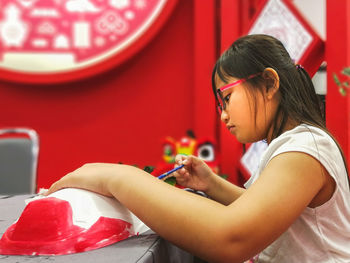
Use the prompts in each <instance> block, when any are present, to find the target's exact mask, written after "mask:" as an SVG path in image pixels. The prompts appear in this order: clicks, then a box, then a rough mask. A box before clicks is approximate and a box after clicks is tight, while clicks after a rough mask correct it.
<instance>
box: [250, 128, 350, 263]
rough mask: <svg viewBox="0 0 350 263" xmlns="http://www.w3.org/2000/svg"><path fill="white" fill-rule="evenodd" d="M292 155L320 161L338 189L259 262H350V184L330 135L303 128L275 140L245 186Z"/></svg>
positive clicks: (300, 218) (266, 250)
mask: <svg viewBox="0 0 350 263" xmlns="http://www.w3.org/2000/svg"><path fill="white" fill-rule="evenodd" d="M291 151H294V152H295V151H297V152H304V153H307V154H309V155H311V156H313V157H314V158H315V159H317V160H318V161H319V162H320V163H321V164H322V165H323V166H324V167H325V169H326V170H327V171H328V173H329V174H330V175H331V176H332V177H333V178H334V180H335V182H336V189H335V192H334V194H333V196H332V197H331V199H330V200H328V201H327V202H326V203H324V204H323V205H321V206H319V207H316V208H309V207H307V208H306V209H305V210H304V211H303V213H302V214H301V215H300V216H299V218H298V219H297V220H296V221H295V222H294V223H293V224H292V225H291V226H290V227H289V228H288V230H287V231H286V232H285V233H283V234H282V235H281V236H280V237H279V238H278V239H277V240H275V241H274V242H273V243H272V244H271V245H270V246H268V247H267V248H266V249H265V250H263V251H262V252H261V253H260V254H259V256H258V259H257V262H268V263H274V262H276V263H277V262H278V263H308V262H310V263H328V262H329V263H330V262H332V263H333V262H350V191H349V183H348V179H347V174H346V169H345V166H344V162H343V159H342V156H341V153H340V151H339V149H338V147H337V145H336V143H335V142H334V141H333V139H332V138H331V137H330V136H329V135H328V134H327V133H326V132H324V131H323V130H321V129H319V128H316V127H313V126H309V125H305V124H302V125H300V126H297V127H296V128H294V129H292V130H289V131H287V132H285V133H283V134H282V135H280V136H279V137H277V138H276V139H274V140H273V141H272V142H271V143H270V145H269V146H268V148H267V149H266V151H265V152H264V154H263V155H262V158H261V161H260V165H259V169H258V171H257V172H256V173H255V174H254V175H253V176H252V177H251V178H250V179H249V180H248V182H247V183H246V184H245V186H246V188H248V187H249V186H250V185H251V184H252V183H254V181H255V180H256V179H257V178H258V177H259V175H260V174H261V172H262V171H263V169H264V168H265V167H266V165H267V164H268V162H269V161H270V160H271V159H272V158H273V157H275V156H276V155H278V154H281V153H284V152H291ZM305 191H307V189H305Z"/></svg>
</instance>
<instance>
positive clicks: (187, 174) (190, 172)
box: [173, 155, 245, 205]
mask: <svg viewBox="0 0 350 263" xmlns="http://www.w3.org/2000/svg"><path fill="white" fill-rule="evenodd" d="M175 161H176V164H177V165H181V164H184V165H185V167H184V168H182V169H180V170H178V171H177V172H176V173H174V174H173V176H175V177H176V181H177V183H178V184H180V185H182V186H184V187H189V188H192V189H195V190H198V191H203V192H205V193H206V194H207V195H208V196H210V197H211V198H212V199H214V200H215V201H217V202H219V203H221V204H223V205H229V204H231V203H232V202H233V201H235V200H236V199H237V198H238V197H240V196H241V195H242V194H243V193H244V192H245V189H244V188H241V187H238V186H236V185H234V184H232V183H230V182H228V181H227V180H225V179H223V178H222V177H220V176H218V175H217V174H215V173H214V172H213V171H212V170H211V169H210V168H209V167H208V165H207V164H206V163H205V162H204V161H203V160H201V159H199V158H197V157H195V156H185V155H177V156H176V158H175Z"/></svg>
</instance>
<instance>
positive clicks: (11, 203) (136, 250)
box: [0, 195, 196, 263]
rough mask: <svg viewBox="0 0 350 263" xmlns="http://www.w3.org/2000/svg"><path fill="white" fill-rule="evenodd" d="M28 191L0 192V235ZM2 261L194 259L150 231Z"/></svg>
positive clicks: (140, 262)
mask: <svg viewBox="0 0 350 263" xmlns="http://www.w3.org/2000/svg"><path fill="white" fill-rule="evenodd" d="M30 197H31V196H30V195H18V196H4V195H0V236H2V235H3V233H4V232H5V231H6V229H7V228H8V227H9V226H10V225H11V224H12V223H13V222H14V221H15V220H16V219H17V218H18V217H19V216H20V215H21V212H22V211H23V209H24V207H25V203H24V200H25V199H27V198H30ZM0 261H1V263H22V262H26V263H39V262H47V263H49V262H57V263H67V262H69V263H74V262H79V263H80V262H84V263H90V262H91V263H104V262H116V263H117V262H120V263H129V262H138V263H151V262H153V263H167V262H170V263H177V262H179V263H180V262H181V263H187V262H194V261H196V260H195V259H194V257H193V256H192V255H191V254H189V253H188V252H186V251H184V250H182V249H180V248H178V247H176V246H175V245H173V244H171V243H170V242H168V241H166V240H164V239H162V238H161V237H159V236H158V235H157V234H155V233H154V232H152V231H149V232H146V234H145V235H140V236H134V237H130V238H128V239H126V240H123V241H120V242H117V243H114V244H112V245H110V246H107V247H103V248H100V249H96V250H91V251H87V252H83V253H77V254H71V255H61V256H6V255H0Z"/></svg>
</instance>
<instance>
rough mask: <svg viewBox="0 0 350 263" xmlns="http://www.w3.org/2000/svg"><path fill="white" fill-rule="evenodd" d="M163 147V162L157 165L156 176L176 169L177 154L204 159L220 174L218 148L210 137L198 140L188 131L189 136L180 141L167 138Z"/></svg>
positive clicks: (154, 172) (154, 173)
mask: <svg viewBox="0 0 350 263" xmlns="http://www.w3.org/2000/svg"><path fill="white" fill-rule="evenodd" d="M162 145H163V156H162V161H161V162H160V163H158V164H157V165H156V168H155V169H154V171H153V172H152V174H153V175H154V176H159V175H161V174H163V173H165V172H167V171H168V170H171V169H172V168H174V163H175V156H176V155H177V154H184V155H194V156H197V157H199V158H201V159H203V160H204V161H205V162H206V163H207V165H208V166H209V167H210V168H211V169H212V170H213V171H214V172H215V173H216V174H219V172H220V171H219V154H218V151H217V147H216V144H215V142H214V140H213V139H211V138H209V137H206V138H200V139H196V138H195V136H194V134H193V132H191V131H188V132H187V135H186V136H184V137H182V138H180V140H175V139H174V138H172V137H166V138H165V139H164V141H163V143H162ZM169 183H172V184H174V183H175V182H174V181H172V182H171V181H169ZM177 186H178V185H177Z"/></svg>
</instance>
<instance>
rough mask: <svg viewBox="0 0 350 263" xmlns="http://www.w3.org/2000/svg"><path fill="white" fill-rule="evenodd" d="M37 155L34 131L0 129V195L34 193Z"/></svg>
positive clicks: (36, 141) (37, 149)
mask: <svg viewBox="0 0 350 263" xmlns="http://www.w3.org/2000/svg"><path fill="white" fill-rule="evenodd" d="M38 155H39V137H38V134H37V133H36V132H35V131H34V130H32V129H28V128H4V129H0V194H33V193H35V191H36V174H37V165H38Z"/></svg>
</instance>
